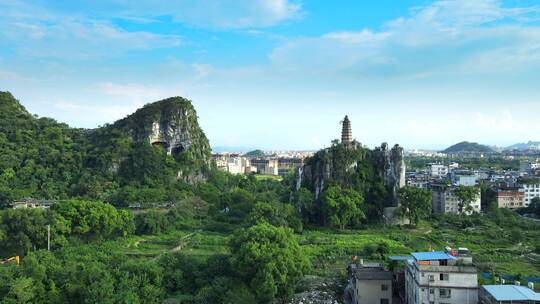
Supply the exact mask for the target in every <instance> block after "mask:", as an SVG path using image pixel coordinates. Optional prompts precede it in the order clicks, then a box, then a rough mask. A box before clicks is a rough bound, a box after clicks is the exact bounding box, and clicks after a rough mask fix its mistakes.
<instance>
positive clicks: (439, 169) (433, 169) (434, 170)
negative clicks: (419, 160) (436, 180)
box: [428, 164, 448, 177]
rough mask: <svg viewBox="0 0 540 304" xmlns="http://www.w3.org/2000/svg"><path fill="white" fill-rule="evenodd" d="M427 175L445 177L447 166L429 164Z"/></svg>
mask: <svg viewBox="0 0 540 304" xmlns="http://www.w3.org/2000/svg"><path fill="white" fill-rule="evenodd" d="M428 174H429V175H430V176H431V177H445V176H447V175H448V166H445V165H441V164H429V165H428Z"/></svg>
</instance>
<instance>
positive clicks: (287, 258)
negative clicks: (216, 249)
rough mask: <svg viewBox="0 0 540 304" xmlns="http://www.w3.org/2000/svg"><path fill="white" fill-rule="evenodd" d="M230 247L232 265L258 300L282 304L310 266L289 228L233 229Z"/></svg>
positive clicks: (260, 225) (261, 226)
mask: <svg viewBox="0 0 540 304" xmlns="http://www.w3.org/2000/svg"><path fill="white" fill-rule="evenodd" d="M231 249H232V254H233V260H232V261H233V262H232V264H233V266H234V267H235V269H236V270H237V271H238V273H239V274H240V276H241V278H242V279H243V280H244V281H245V282H246V284H247V285H248V286H250V287H251V290H253V291H254V293H255V296H256V298H257V300H258V302H259V303H268V302H270V301H271V300H272V299H273V298H279V299H280V300H281V301H282V302H283V303H285V300H286V299H287V298H288V297H289V296H290V295H291V294H292V293H293V291H294V288H295V286H296V285H297V283H298V282H299V281H300V279H301V278H302V277H303V275H304V273H305V271H306V269H307V268H308V266H309V262H308V260H307V258H306V257H305V255H304V254H303V252H302V249H301V247H300V245H299V244H298V242H297V241H296V239H295V237H294V235H293V232H292V230H291V229H289V228H283V227H275V226H272V225H270V224H268V223H262V224H259V225H256V226H252V227H250V228H247V229H242V230H239V231H238V232H236V233H235V235H234V237H233V238H232V241H231Z"/></svg>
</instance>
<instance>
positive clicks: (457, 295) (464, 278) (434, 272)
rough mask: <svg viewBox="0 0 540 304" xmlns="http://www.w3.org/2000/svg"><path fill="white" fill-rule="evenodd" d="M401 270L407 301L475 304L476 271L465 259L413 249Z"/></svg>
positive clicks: (426, 303) (443, 253)
mask: <svg viewBox="0 0 540 304" xmlns="http://www.w3.org/2000/svg"><path fill="white" fill-rule="evenodd" d="M412 256H413V259H412V260H410V261H408V263H407V266H406V267H407V268H406V270H405V288H406V295H407V296H406V298H407V304H476V303H477V301H478V274H477V270H476V267H474V266H473V265H472V263H470V264H469V263H468V261H472V259H471V260H466V259H461V258H459V257H458V258H456V257H454V256H451V255H450V254H448V253H446V252H440V251H438V252H416V253H412Z"/></svg>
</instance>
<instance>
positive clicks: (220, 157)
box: [212, 154, 256, 174]
mask: <svg viewBox="0 0 540 304" xmlns="http://www.w3.org/2000/svg"><path fill="white" fill-rule="evenodd" d="M212 159H213V160H214V161H215V162H216V166H217V168H218V169H219V170H221V171H225V172H229V173H231V174H248V173H250V172H251V171H253V170H256V169H255V168H252V167H251V164H250V160H249V159H248V158H246V157H243V156H240V155H238V154H215V155H212Z"/></svg>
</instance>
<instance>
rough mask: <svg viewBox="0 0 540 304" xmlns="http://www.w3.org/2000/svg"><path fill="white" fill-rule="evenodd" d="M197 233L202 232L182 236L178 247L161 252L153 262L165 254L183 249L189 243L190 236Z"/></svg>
mask: <svg viewBox="0 0 540 304" xmlns="http://www.w3.org/2000/svg"><path fill="white" fill-rule="evenodd" d="M199 232H202V230H197V231H195V232H192V233H189V234H186V235H184V236H183V237H182V238H180V244H178V246H176V247H174V248H172V249H169V250H165V251H163V252H162V253H160V254H158V255H157V256H156V257H154V259H153V260H158V259H159V258H160V257H161V256H163V255H164V254H166V253H169V252H178V251H180V250H182V249H184V247H185V246H186V245H187V244H188V243H189V238H191V237H192V236H194V235H195V234H197V233H199Z"/></svg>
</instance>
